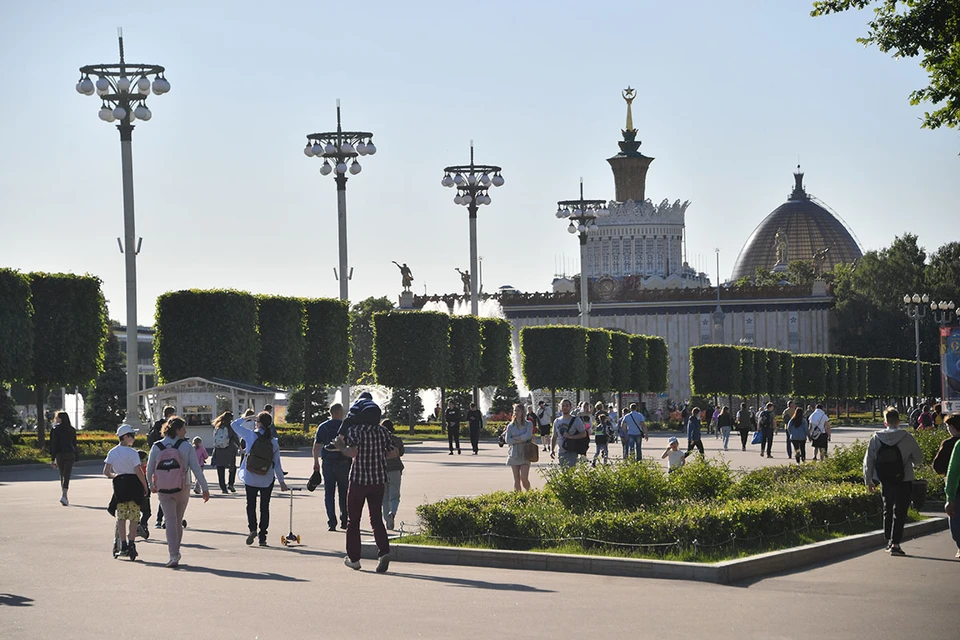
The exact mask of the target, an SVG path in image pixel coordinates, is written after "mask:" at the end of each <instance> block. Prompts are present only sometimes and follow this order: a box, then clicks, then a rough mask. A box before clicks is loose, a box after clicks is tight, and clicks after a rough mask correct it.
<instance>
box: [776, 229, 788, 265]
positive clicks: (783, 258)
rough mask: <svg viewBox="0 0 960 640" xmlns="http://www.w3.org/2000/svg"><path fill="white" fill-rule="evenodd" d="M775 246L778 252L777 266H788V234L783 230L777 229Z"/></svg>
mask: <svg viewBox="0 0 960 640" xmlns="http://www.w3.org/2000/svg"><path fill="white" fill-rule="evenodd" d="M773 244H774V247H775V248H776V251H777V264H787V234H785V233H784V232H783V229H777V235H775V236H774V237H773Z"/></svg>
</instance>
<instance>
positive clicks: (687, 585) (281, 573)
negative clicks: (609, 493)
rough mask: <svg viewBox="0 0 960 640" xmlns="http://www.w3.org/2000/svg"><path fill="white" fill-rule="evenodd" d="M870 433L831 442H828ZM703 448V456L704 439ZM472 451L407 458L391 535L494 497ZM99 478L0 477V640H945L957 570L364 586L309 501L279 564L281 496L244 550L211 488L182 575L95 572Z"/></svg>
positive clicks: (862, 563) (401, 572)
mask: <svg viewBox="0 0 960 640" xmlns="http://www.w3.org/2000/svg"><path fill="white" fill-rule="evenodd" d="M869 433H870V430H869V429H853V428H847V429H840V430H837V432H836V435H835V437H834V443H835V444H836V443H842V442H849V441H852V440H854V439H855V438H857V437H860V438H863V437H865V436H867V435H868V434H869ZM668 437H669V434H654V435H653V436H652V437H651V439H650V442H649V443H647V444H646V445H645V447H644V452H645V454H646V455H647V456H650V455H653V454H656V457H659V453H660V452H661V451H662V450H663V448H664V447H665V446H666V440H667V438H668ZM704 443H705V445H706V447H707V455H708V456H711V457H712V456H716V455H717V453H718V452H717V449H718V446H719V444H718V443H719V441H717V440H714V439H713V437H712V436H706V438H705V440H704ZM776 444H777V446H776V449H775V456H776V457H775V458H774V459H773V460H767V459H761V458H760V456H759V454H758V453H757V452H756V450H757V447H750V446H748V452H749V453H742V452H740V450H739V441H738V444H737V446H736V447H735V450H731V451H730V452H727V454H726V457H727V459H728V460H730V462H731V464H732V465H733V466H735V467H738V466H749V467H752V466H757V465H759V464H764V465H766V464H770V463H776V464H783V463H785V462H786V455H785V451H784V446H783V439H782V435H781V436H779V438H778V440H777V443H776ZM481 447H482V450H481V452H480V455H478V456H473V455H471V454H470V453H469V452H467V451H464V453H463V454H462V455H460V456H457V455H454V456H450V455H448V453H447V449H446V446H445V443H443V444H441V443H429V442H428V443H424V444H420V445H411V446H408V447H407V452H406V455H405V456H404V462H405V464H406V470H405V471H404V477H403V488H402V499H401V506H400V513H399V515H398V517H397V523H398V525H399V523H400V522H405V523H407V527H408V528H409V527H411V525H412V526H413V527H414V528H415V527H416V524H415V523H416V516H415V509H416V507H417V505H419V504H422V503H423V502H426V501H434V500H439V499H442V498H445V497H449V496H456V495H475V494H480V493H485V492H488V491H492V490H497V489H509V488H511V487H512V478H511V474H510V470H509V469H508V468H507V467H506V465H505V464H504V459H505V456H506V450H505V449H500V448H498V447H497V446H496V444H494V443H483V444H482V445H481ZM611 449H613V450H615V451H617V452H619V445H617V446H616V447H611ZM612 452H613V451H612ZM284 466H285V468H286V469H287V470H288V471H289V476H288V483H289V484H291V485H292V486H303V485H305V484H306V479H307V478H308V477H309V475H310V472H311V470H312V464H311V458H310V455H309V453H308V452H307V451H298V452H285V453H284ZM100 471H101V466H100V465H99V464H87V463H83V464H81V465H80V466H78V467H77V468H76V470H75V472H74V480H73V482H72V483H71V490H70V502H71V504H70V506H69V507H66V508H64V507H62V506H61V505H60V504H59V502H58V499H59V494H60V492H59V488H58V486H57V482H56V472H55V471H54V470H52V469H50V468H49V467H47V468H36V467H33V468H29V469H17V470H12V469H5V470H3V471H0V543H2V544H0V638H50V637H61V638H63V637H68V638H101V637H104V636H113V635H117V634H122V635H123V636H124V637H129V638H137V639H140V638H165V637H168V636H169V633H168V632H167V631H164V627H165V626H167V624H168V623H165V622H164V620H166V619H169V618H170V616H171V615H172V616H174V617H175V619H174V621H173V628H175V629H177V630H180V631H181V632H182V634H181V635H183V636H184V637H204V638H261V639H270V638H285V639H290V638H302V637H332V636H335V637H338V638H364V637H367V638H368V637H371V636H385V637H393V638H421V637H422V638H451V637H457V638H460V639H465V638H491V637H497V636H499V635H502V634H517V635H522V636H524V637H532V638H541V637H542V638H546V637H551V638H569V637H575V636H583V635H584V634H600V635H598V637H605V635H604V634H610V633H623V632H628V633H631V634H632V635H634V636H636V637H657V638H697V637H703V638H736V639H738V640H740V639H744V638H764V639H768V638H770V639H773V638H810V637H814V636H819V637H822V638H858V639H860V638H863V639H866V640H872V639H884V638H901V637H907V636H909V637H915V638H956V637H958V635H960V607H958V606H957V604H956V600H957V592H958V588H960V561H956V560H954V559H953V554H954V551H955V547H954V545H953V542H952V540H951V539H950V536H949V533H947V532H942V533H938V534H934V535H931V536H927V537H924V538H921V539H917V540H911V541H908V542H906V543H905V544H904V548H905V550H906V551H907V553H908V554H909V556H908V557H906V558H891V557H889V556H887V555H886V554H885V553H883V552H882V551H880V550H877V551H874V552H870V553H865V554H860V555H856V556H852V557H848V558H846V559H844V560H841V561H839V562H833V563H825V564H823V565H819V566H814V567H810V568H808V569H805V570H801V571H794V572H789V573H785V574H780V575H775V576H771V577H768V578H763V579H758V580H753V581H750V582H747V583H738V584H735V585H730V586H718V585H712V584H704V583H696V582H684V581H675V580H652V579H634V578H615V577H606V576H591V575H579V574H564V573H547V572H534V571H520V570H502V569H487V568H481V567H464V566H442V565H427V564H407V563H399V562H395V563H393V564H392V565H391V567H390V572H389V573H387V574H385V575H380V574H376V573H374V571H373V569H374V566H375V562H372V561H364V567H363V570H362V571H359V572H355V571H351V570H349V569H347V568H346V567H344V566H343V563H342V558H343V555H344V551H343V533H342V532H339V531H338V532H328V531H326V526H325V524H326V517H325V515H324V511H323V499H322V489H318V490H317V492H315V493H312V494H310V493H307V492H305V491H304V492H298V494H297V496H296V498H295V513H294V525H293V529H294V532H295V533H298V534H299V535H300V536H301V539H302V543H303V544H302V545H299V546H293V547H287V548H284V547H282V546H281V545H280V544H279V540H280V536H281V535H282V534H284V533H287V530H288V528H289V527H288V513H289V509H288V504H289V501H288V499H287V498H286V497H285V496H280V495H279V494H276V493H275V494H274V500H273V502H272V522H271V526H270V540H269V542H270V545H271V546H270V547H269V548H259V547H256V546H253V547H247V546H246V545H245V544H244V537H245V532H246V519H245V511H244V504H245V502H244V499H243V497H242V496H243V493H242V489H241V490H240V492H239V493H238V494H236V495H229V496H223V495H220V493H219V489H217V490H215V491H214V493H213V494H212V495H211V499H210V501H209V503H207V504H203V502H202V500H200V499H199V496H198V497H196V498H193V499H191V504H190V506H189V508H188V510H187V514H186V519H187V521H188V528H187V530H186V532H185V534H184V546H183V550H182V554H183V559H182V564H181V566H180V568H179V569H176V570H172V569H165V568H164V567H163V563H164V562H165V561H166V559H167V554H166V546H165V543H164V541H163V535H162V534H163V532H162V531H160V530H155V529H151V538H150V540H149V541H146V542H144V543H139V542H138V548H139V551H140V559H139V560H138V561H137V562H135V563H131V562H129V561H127V560H114V559H113V558H112V557H111V555H110V548H111V544H112V534H111V527H112V520H111V519H110V517H109V516H108V515H107V514H106V512H105V511H104V506H105V505H106V503H107V501H108V500H109V496H110V483H109V482H108V481H107V480H106V478H104V477H102V476H101V475H100ZM206 475H207V479H208V481H209V480H215V477H216V472H215V471H214V470H210V469H207V471H206ZM531 476H532V479H533V482H534V484H535V486H542V484H543V480H542V478H541V477H540V476H539V475H538V474H533V473H532V474H531ZM214 484H215V482H214Z"/></svg>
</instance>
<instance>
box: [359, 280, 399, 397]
mask: <svg viewBox="0 0 960 640" xmlns="http://www.w3.org/2000/svg"><path fill="white" fill-rule="evenodd" d="M392 310H393V303H392V302H391V301H390V299H389V298H387V297H380V298H374V297H370V298H365V299H363V300H361V301H360V302H358V303H356V304H355V305H353V307H352V308H351V309H350V353H351V356H352V357H351V359H350V380H352V381H354V382H356V383H359V384H369V383H371V382H373V314H375V313H377V312H380V311H392Z"/></svg>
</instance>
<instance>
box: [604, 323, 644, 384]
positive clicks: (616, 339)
mask: <svg viewBox="0 0 960 640" xmlns="http://www.w3.org/2000/svg"><path fill="white" fill-rule="evenodd" d="M644 360H646V357H644ZM630 371H631V361H630V335H629V334H626V333H624V332H622V331H611V332H610V388H611V389H612V390H613V391H630V390H632V389H633V387H632V386H631V385H630Z"/></svg>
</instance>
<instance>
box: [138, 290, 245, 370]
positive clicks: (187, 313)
mask: <svg viewBox="0 0 960 640" xmlns="http://www.w3.org/2000/svg"><path fill="white" fill-rule="evenodd" d="M153 345H154V362H155V364H156V367H157V378H158V379H159V381H160V382H172V381H174V380H180V379H183V378H190V377H194V376H197V377H201V378H225V379H227V380H235V381H238V382H255V381H256V380H257V368H258V361H259V357H260V339H259V337H258V335H257V299H256V298H254V297H253V296H252V295H250V294H249V293H247V292H245V291H234V290H231V289H216V290H209V291H204V290H199V289H191V290H188V291H172V292H169V293H164V294H163V295H161V296H160V297H158V298H157V313H156V324H155V329H154V336H153Z"/></svg>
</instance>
